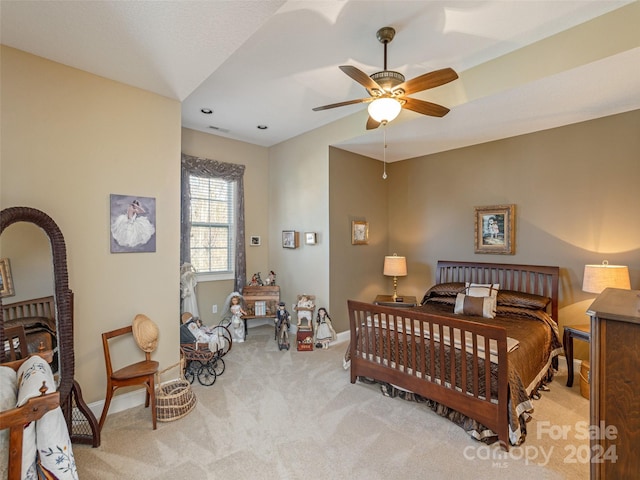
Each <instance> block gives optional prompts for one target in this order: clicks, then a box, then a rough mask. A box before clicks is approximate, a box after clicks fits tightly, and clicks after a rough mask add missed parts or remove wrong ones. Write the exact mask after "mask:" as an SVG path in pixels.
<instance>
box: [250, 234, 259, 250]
mask: <svg viewBox="0 0 640 480" xmlns="http://www.w3.org/2000/svg"><path fill="white" fill-rule="evenodd" d="M249 245H251V246H252V247H259V246H260V237H259V236H258V235H251V239H250V240H249Z"/></svg>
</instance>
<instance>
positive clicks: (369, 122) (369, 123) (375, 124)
mask: <svg viewBox="0 0 640 480" xmlns="http://www.w3.org/2000/svg"><path fill="white" fill-rule="evenodd" d="M379 126H380V122H377V121H375V120H374V119H373V118H371V117H369V118H368V119H367V130H375V129H376V128H378V127H379Z"/></svg>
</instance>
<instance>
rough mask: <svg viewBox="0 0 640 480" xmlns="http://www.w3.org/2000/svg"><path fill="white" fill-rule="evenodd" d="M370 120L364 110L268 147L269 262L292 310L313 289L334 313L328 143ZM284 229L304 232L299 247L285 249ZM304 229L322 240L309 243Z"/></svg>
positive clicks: (351, 133)
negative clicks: (300, 297)
mask: <svg viewBox="0 0 640 480" xmlns="http://www.w3.org/2000/svg"><path fill="white" fill-rule="evenodd" d="M363 115H364V116H363ZM365 122H366V113H365V112H360V114H358V115H352V116H350V117H347V118H344V119H342V120H340V121H338V122H335V123H333V124H330V125H325V126H324V127H321V128H318V129H316V130H313V131H311V132H308V133H305V134H303V135H300V136H298V137H296V138H293V139H291V140H288V141H286V142H282V143H280V144H278V145H276V146H274V147H271V148H270V149H269V166H270V171H269V213H270V217H269V220H270V221H269V232H270V234H269V237H270V239H271V241H270V244H269V262H270V265H271V267H270V268H273V269H274V270H275V271H276V273H277V274H278V283H279V284H280V286H281V287H280V288H281V292H282V299H283V300H284V301H285V302H286V304H287V308H288V309H289V310H290V313H292V314H293V312H291V308H292V303H294V302H295V300H296V296H297V295H299V294H302V293H308V294H311V295H316V305H317V307H325V308H328V309H329V314H330V315H331V316H332V318H334V317H335V314H334V313H333V312H331V308H329V307H330V306H331V304H330V303H329V302H330V300H331V298H330V291H329V273H330V260H329V259H330V255H331V256H332V255H333V251H332V250H331V251H330V248H332V246H333V243H332V242H333V235H334V232H333V230H332V229H331V226H330V224H329V209H328V205H329V145H331V144H333V143H336V142H340V141H343V140H345V139H347V138H351V137H353V136H355V135H356V134H358V133H360V134H361V133H363V131H364V126H365ZM282 230H295V231H298V232H300V235H301V238H300V240H301V241H300V248H297V249H295V250H293V249H286V248H282V241H281V235H282ZM304 232H317V233H318V243H317V244H316V245H305V244H304V240H303V238H302V234H303V233H304ZM294 319H295V316H294Z"/></svg>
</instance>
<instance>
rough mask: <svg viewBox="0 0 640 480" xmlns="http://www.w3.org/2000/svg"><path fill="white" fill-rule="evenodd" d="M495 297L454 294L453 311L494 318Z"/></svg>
mask: <svg viewBox="0 0 640 480" xmlns="http://www.w3.org/2000/svg"><path fill="white" fill-rule="evenodd" d="M495 304H496V299H495V298H493V297H473V296H471V295H465V294H464V293H459V294H458V295H456V304H455V306H454V307H453V313H457V314H464V315H473V316H476V317H484V318H494V317H495V316H496V313H495Z"/></svg>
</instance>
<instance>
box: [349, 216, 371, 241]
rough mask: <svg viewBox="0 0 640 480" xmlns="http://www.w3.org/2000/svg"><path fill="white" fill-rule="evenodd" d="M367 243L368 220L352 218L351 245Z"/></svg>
mask: <svg viewBox="0 0 640 480" xmlns="http://www.w3.org/2000/svg"><path fill="white" fill-rule="evenodd" d="M368 243H369V222H365V221H360V220H354V221H352V222H351V245H367V244H368Z"/></svg>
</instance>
